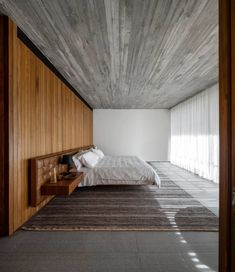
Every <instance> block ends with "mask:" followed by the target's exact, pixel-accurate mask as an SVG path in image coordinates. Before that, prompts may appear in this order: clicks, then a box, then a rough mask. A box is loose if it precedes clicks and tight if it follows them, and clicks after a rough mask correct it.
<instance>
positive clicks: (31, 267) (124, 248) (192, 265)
mask: <svg viewBox="0 0 235 272" xmlns="http://www.w3.org/2000/svg"><path fill="white" fill-rule="evenodd" d="M217 260H218V233H216V232H215V233H212V232H207V233H206V232H182V233H180V232H177V233H175V232H30V231H18V232H16V233H15V235H13V236H12V237H10V238H9V237H5V238H1V239H0V271H1V272H31V271H32V272H54V271H57V272H65V271H66V272H67V271H69V272H90V271H92V272H99V271H102V272H106V271H107V272H114V271H115V272H116V271H118V272H122V271H128V272H129V271H135V272H138V271H146V272H151V271H153V272H163V271H164V272H171V271H172V272H184V271H187V272H194V271H197V272H200V271H201V272H204V271H205V272H209V271H210V272H212V271H218V270H217V269H218V264H217Z"/></svg>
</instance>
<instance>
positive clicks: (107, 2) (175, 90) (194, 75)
mask: <svg viewBox="0 0 235 272" xmlns="http://www.w3.org/2000/svg"><path fill="white" fill-rule="evenodd" d="M0 4H1V5H0V6H2V9H3V11H4V13H5V14H7V15H8V16H10V17H11V18H12V19H13V20H14V21H15V22H16V24H17V25H18V26H19V27H20V28H21V29H22V30H23V31H24V32H25V33H26V34H27V36H28V37H29V38H30V39H31V40H32V41H33V42H34V44H35V45H36V46H37V47H38V48H39V49H40V50H41V51H42V52H43V53H44V55H45V56H47V58H48V59H49V60H50V61H51V62H52V63H53V64H54V66H55V67H56V68H57V69H58V70H59V71H60V73H61V74H62V75H63V76H64V77H65V78H66V79H67V80H68V81H69V82H70V84H71V85H72V86H73V87H74V88H75V89H76V90H77V91H78V92H79V93H80V95H81V96H82V97H83V98H84V99H85V100H86V101H87V102H88V103H89V104H90V105H91V106H92V107H93V108H104V109H105V108H109V109H111V108H113V109H121V108H126V109H132V108H139V109H141V108H143V109H144V108H145V109H148V108H170V107H172V106H174V105H176V104H177V103H179V102H181V101H183V100H185V99H186V98H188V97H190V96H192V95H194V94H196V93H198V92H199V91H202V90H203V89H205V88H207V87H209V86H211V85H213V84H215V83H216V82H217V81H218V4H217V0H50V1H47V0H0Z"/></svg>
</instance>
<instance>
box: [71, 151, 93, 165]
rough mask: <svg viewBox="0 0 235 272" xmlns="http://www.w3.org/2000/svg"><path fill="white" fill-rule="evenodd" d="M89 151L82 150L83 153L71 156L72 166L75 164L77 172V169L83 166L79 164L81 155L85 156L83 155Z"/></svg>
mask: <svg viewBox="0 0 235 272" xmlns="http://www.w3.org/2000/svg"><path fill="white" fill-rule="evenodd" d="M89 150H90V149H88V150H83V151H81V152H78V153H76V154H75V155H73V157H72V159H73V162H74V164H75V166H76V168H77V170H79V169H80V168H81V167H82V166H83V164H82V162H81V157H82V155H83V154H85V153H87V152H88V151H89Z"/></svg>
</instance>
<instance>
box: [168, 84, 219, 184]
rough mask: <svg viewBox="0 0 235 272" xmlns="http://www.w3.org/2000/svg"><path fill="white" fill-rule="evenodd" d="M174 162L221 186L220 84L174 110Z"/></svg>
mask: <svg viewBox="0 0 235 272" xmlns="http://www.w3.org/2000/svg"><path fill="white" fill-rule="evenodd" d="M171 162H172V163H173V164H176V165H178V166H180V167H183V168H185V169H187V170H189V171H192V172H194V173H196V174H198V175H200V176H201V177H204V178H206V179H209V180H212V181H214V182H217V183H218V182H219V98H218V85H217V84H216V85H214V86H213V87H211V88H209V89H207V90H205V91H203V92H201V93H200V94H198V95H196V96H194V97H193V98H191V99H189V100H187V101H185V102H183V103H181V104H179V105H177V106H175V107H174V108H172V109H171Z"/></svg>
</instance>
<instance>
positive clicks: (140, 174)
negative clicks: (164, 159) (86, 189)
mask: <svg viewBox="0 0 235 272" xmlns="http://www.w3.org/2000/svg"><path fill="white" fill-rule="evenodd" d="M79 171H80V172H83V173H84V180H83V181H82V182H81V183H80V185H79V186H95V185H153V184H156V185H158V186H159V187H160V184H161V183H160V179H159V177H158V175H157V173H156V171H155V170H154V169H153V168H152V167H151V166H150V165H149V164H148V163H146V162H145V161H144V160H142V159H140V158H139V157H136V156H104V158H103V159H101V160H100V161H99V162H98V163H97V165H96V166H95V167H94V168H85V167H83V168H81V169H80V170H79Z"/></svg>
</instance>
